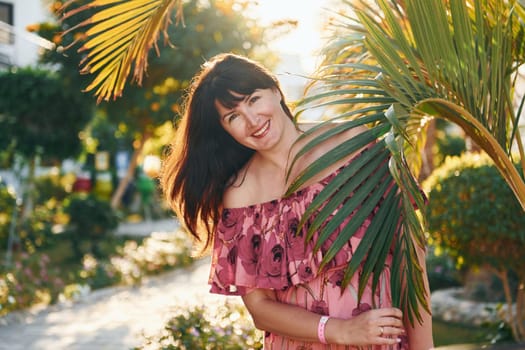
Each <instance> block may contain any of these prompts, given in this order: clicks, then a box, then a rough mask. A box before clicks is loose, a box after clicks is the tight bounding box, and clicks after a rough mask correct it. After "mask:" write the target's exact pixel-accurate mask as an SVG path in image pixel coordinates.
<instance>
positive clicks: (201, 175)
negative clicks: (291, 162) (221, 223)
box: [161, 54, 293, 250]
mask: <svg viewBox="0 0 525 350" xmlns="http://www.w3.org/2000/svg"><path fill="white" fill-rule="evenodd" d="M257 89H277V90H278V91H279V92H280V94H281V96H282V101H281V106H282V108H283V110H284V111H285V113H286V114H287V115H288V116H289V117H290V118H291V119H293V116H292V113H291V111H290V109H289V108H288V106H287V105H286V103H285V99H284V96H283V93H282V91H281V88H280V86H279V82H278V81H277V79H276V78H275V76H274V75H273V74H271V73H270V72H269V71H268V70H267V69H266V68H264V67H263V66H261V65H260V64H258V63H256V62H254V61H252V60H249V59H247V58H245V57H242V56H238V55H234V54H220V55H217V56H215V57H213V58H212V59H211V60H209V61H208V62H206V63H205V64H204V65H203V66H202V68H201V70H200V72H199V73H197V75H196V76H195V77H194V79H193V81H192V84H191V86H190V88H189V90H188V94H187V96H186V99H185V103H184V108H185V112H184V114H183V117H182V120H181V123H180V125H179V126H178V128H177V133H176V137H175V139H174V141H173V143H172V144H171V147H170V149H169V151H168V155H167V157H166V158H165V159H164V162H163V170H162V173H161V185H162V188H163V191H164V194H165V197H166V199H167V201H168V202H169V204H170V206H171V208H172V209H173V210H174V211H175V212H176V213H177V215H178V217H179V219H180V220H181V221H182V224H183V225H184V226H185V227H186V228H187V230H188V231H189V232H190V233H191V234H192V235H193V236H194V237H195V238H196V239H197V240H198V241H200V242H201V243H202V244H203V250H204V249H206V248H208V247H209V245H210V242H211V240H212V239H213V231H214V230H215V226H216V224H217V222H218V220H219V215H220V212H221V209H222V199H223V194H224V191H225V189H226V188H227V186H228V185H229V184H230V183H231V182H232V181H234V180H235V179H236V177H237V175H238V172H239V170H241V168H242V167H243V166H244V165H245V164H246V162H247V161H248V159H249V158H250V157H251V156H252V155H253V153H254V151H253V150H251V149H249V148H246V147H244V146H242V145H241V144H239V143H237V142H236V141H235V140H234V139H233V138H232V137H231V136H230V135H229V134H228V133H227V132H226V131H225V130H224V129H223V127H222V126H221V124H220V120H219V118H220V117H219V115H218V112H217V110H216V107H215V101H216V100H217V101H219V102H220V103H221V104H222V105H224V106H225V107H228V108H232V107H234V106H235V105H237V104H238V103H239V101H240V99H239V97H238V96H237V97H236V96H235V95H233V94H232V92H233V93H236V94H238V95H239V94H240V95H243V96H246V95H250V94H252V93H253V92H254V91H255V90H257Z"/></svg>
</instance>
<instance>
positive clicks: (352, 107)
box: [293, 0, 525, 322]
mask: <svg viewBox="0 0 525 350" xmlns="http://www.w3.org/2000/svg"><path fill="white" fill-rule="evenodd" d="M377 3H378V7H377V8H374V7H371V6H368V5H367V4H366V2H364V1H362V2H360V3H359V5H361V6H357V5H350V6H352V10H354V12H355V13H356V17H357V19H352V18H351V17H348V16H347V17H344V18H343V21H342V22H339V23H338V27H337V32H336V33H337V37H336V39H335V40H334V41H333V42H332V43H331V44H329V45H328V46H327V50H326V52H325V53H326V58H325V61H324V65H323V67H322V68H321V69H320V70H319V76H318V77H316V80H315V81H314V82H313V83H312V88H313V87H319V86H321V91H322V93H317V94H315V95H313V96H308V97H307V98H305V99H304V101H303V103H300V104H299V105H298V114H300V113H301V112H302V111H303V110H305V109H308V108H318V107H325V108H328V107H331V108H334V107H335V108H337V113H338V114H337V116H336V117H334V118H332V119H330V120H328V121H327V122H328V123H332V122H334V120H338V119H342V120H346V119H352V120H353V121H352V123H354V125H357V124H359V123H360V122H361V124H367V125H369V126H371V128H374V127H375V128H377V129H375V130H381V132H377V133H376V137H377V139H378V140H383V141H384V142H379V143H378V144H380V145H383V146H384V147H386V148H387V149H388V150H386V151H385V152H386V153H387V155H388V157H391V159H390V162H389V173H388V174H389V176H387V177H386V178H380V177H377V178H373V177H367V174H372V173H373V172H374V171H379V170H378V169H376V167H377V163H373V162H372V159H373V158H374V157H379V154H383V153H382V152H383V151H379V152H378V153H374V157H364V156H363V158H362V159H359V158H358V160H359V161H360V162H359V164H356V165H355V168H351V169H349V170H348V171H342V172H341V173H340V174H339V176H338V177H336V178H335V180H334V182H335V183H334V184H333V185H332V184H329V185H328V186H327V187H326V188H325V190H324V191H322V192H321V193H320V194H319V195H318V196H317V197H316V199H315V200H314V201H313V203H312V204H311V207H309V208H307V211H306V214H305V218H304V219H303V220H302V221H301V225H305V224H306V223H308V225H309V229H310V230H309V232H308V234H307V239H312V237H313V236H314V234H313V232H314V231H315V230H318V229H320V230H321V234H320V237H319V242H317V247H320V246H321V245H322V244H323V243H325V242H326V239H327V238H328V237H329V235H330V234H331V233H332V232H334V231H335V229H336V228H337V227H338V226H339V225H343V224H345V225H346V226H344V228H343V230H342V231H341V233H340V234H339V236H338V239H336V241H334V242H333V243H332V244H331V247H330V248H329V249H328V251H327V254H325V256H324V260H323V264H324V266H325V265H326V264H328V263H329V261H330V259H333V257H335V256H336V254H337V252H338V251H339V250H340V249H341V248H342V247H343V245H344V244H346V242H347V240H348V239H349V238H350V237H351V236H352V235H353V234H354V232H355V230H356V229H357V228H358V227H359V225H360V222H361V220H363V217H365V216H366V215H367V213H368V212H369V210H370V207H369V206H372V202H376V203H375V204H377V203H378V202H379V200H377V199H374V201H372V202H367V200H369V199H370V198H371V197H372V196H374V194H375V192H374V189H377V188H380V187H379V186H381V185H382V184H383V183H388V182H390V181H394V182H395V183H396V186H399V191H396V192H395V195H394V192H392V193H390V192H388V195H387V196H385V197H384V198H381V199H380V200H381V201H383V202H381V203H382V205H381V206H380V207H379V209H378V211H377V213H376V214H375V216H374V217H373V221H372V223H371V224H370V226H369V227H368V229H367V231H366V233H365V236H364V237H363V239H362V241H361V244H360V245H359V246H358V248H357V250H356V251H355V252H354V256H353V257H352V260H351V262H350V264H349V266H348V268H347V269H346V271H345V279H344V282H345V284H346V283H348V281H350V279H351V277H352V275H353V274H354V273H355V272H356V271H357V269H358V268H362V272H361V273H360V289H359V290H362V288H363V286H364V282H366V281H367V280H368V279H370V278H371V279H372V285H373V288H374V289H375V288H377V286H378V278H379V272H380V271H381V270H382V269H383V264H384V262H385V261H386V260H385V258H386V256H387V254H388V248H390V247H391V244H394V245H395V246H396V247H397V248H399V249H396V250H395V254H394V256H393V261H392V266H391V269H392V271H393V274H392V279H391V285H392V290H393V300H394V304H395V305H396V306H400V307H402V308H403V309H405V310H407V311H408V316H409V318H410V320H411V321H412V322H414V321H415V320H416V319H417V320H421V318H420V313H419V311H420V307H423V308H424V309H426V310H427V311H429V310H428V305H427V304H426V302H425V300H426V296H425V290H424V288H423V286H424V283H423V282H424V281H423V280H422V275H421V271H422V267H421V266H420V263H419V259H418V254H417V251H418V250H419V249H420V248H422V247H424V245H425V239H424V235H423V227H424V222H421V221H420V218H418V217H417V215H416V212H415V210H414V209H415V208H421V207H422V206H424V199H423V196H422V194H421V192H420V189H419V187H418V185H417V183H416V181H415V179H414V178H415V177H416V176H417V174H418V171H419V168H420V166H421V150H422V148H423V146H424V144H425V132H426V126H427V125H428V123H427V121H428V120H430V119H431V118H433V117H440V118H445V119H447V120H450V121H453V122H455V123H456V124H458V125H459V126H460V127H462V128H463V129H464V130H465V132H466V134H467V135H469V136H470V137H472V138H473V139H474V140H475V141H476V142H477V143H478V145H480V147H482V148H483V149H484V150H485V151H487V153H489V154H490V155H491V156H492V157H493V159H494V160H495V163H496V165H497V166H498V167H499V168H500V171H501V173H502V175H503V176H504V177H505V179H506V180H507V182H508V183H509V185H510V186H511V187H512V188H513V190H514V192H515V194H516V196H517V198H519V199H520V201H522V200H523V198H524V196H525V188H524V185H523V179H522V177H520V175H519V174H518V172H517V171H516V170H515V168H514V167H513V166H512V162H510V160H509V158H510V156H509V155H510V146H511V145H512V143H513V140H518V142H517V143H518V146H519V150H520V154H521V157H522V161H523V154H524V152H523V146H521V143H520V142H519V137H518V136H519V135H517V131H516V130H517V124H518V123H517V122H518V117H516V114H514V112H513V109H512V108H513V107H512V99H511V96H512V91H513V85H512V84H513V82H515V80H513V79H512V74H513V73H514V72H515V71H516V69H517V67H518V66H519V65H521V64H522V63H523V59H524V57H525V55H523V52H524V50H523V47H524V43H523V37H524V34H523V33H524V31H523V27H522V23H524V22H523V21H522V22H520V21H519V20H517V16H521V18H522V19H523V16H525V15H524V13H525V11H523V7H522V6H521V5H520V4H519V3H517V2H516V1H510V2H506V3H505V2H503V1H501V0H483V1H463V0H461V1H460V0H451V1H437V0H436V1H425V2H421V1H419V0H406V1H404V2H394V1H387V0H379V1H378V2H377ZM515 14H517V15H515ZM389 99H393V101H392V102H391V103H390V105H389V102H387V101H389ZM517 115H519V113H517ZM509 125H510V126H512V132H510V131H509V130H508V128H509ZM322 127H323V125H321V126H319V127H318V129H317V130H319V129H320V128H322ZM383 127H385V128H388V130H386V131H385V129H383ZM343 129H344V127H340V128H339V129H336V128H334V129H332V130H334V133H337V132H339V131H342V130H343ZM317 130H315V131H317ZM315 131H314V132H315ZM325 137H330V135H328V134H327V135H325ZM322 141H323V137H322V136H321V137H320V138H318V139H314V141H313V143H312V144H309V145H307V146H306V147H313V146H314V145H315V144H316V142H322ZM347 146H348V145H346V146H341V147H340V148H338V149H337V150H336V151H335V152H334V154H333V155H332V153H331V152H329V153H328V154H327V155H326V157H323V158H322V159H320V160H319V162H320V163H319V164H315V165H312V169H307V171H306V172H305V174H307V175H305V174H302V175H303V177H299V178H298V179H297V180H296V182H294V184H293V185H294V187H295V188H298V187H300V186H301V183H303V182H304V181H306V180H307V179H308V178H309V177H311V176H314V173H315V171H318V170H319V169H324V167H327V166H328V165H329V164H331V161H333V160H335V159H341V158H342V157H344V152H345V151H346V152H347V153H346V155H347V156H348V155H350V154H352V152H354V151H355V147H347ZM362 146H365V141H364V139H362ZM376 151H377V150H376ZM368 152H371V150H369V151H368ZM370 154H372V153H370ZM381 159H383V158H381ZM358 160H356V163H357V162H358ZM524 164H525V162H524ZM350 166H352V164H351V165H350ZM373 169H374V170H373ZM310 170H311V171H310ZM365 178H366V182H371V183H370V187H369V188H368V189H367V191H368V196H367V195H365V194H364V193H361V194H358V195H356V193H357V192H358V191H357V190H356V189H357V188H358V187H359V185H360V183H361V182H362V181H364V180H363V179H365ZM396 188H397V187H396ZM354 191H355V192H356V193H354ZM347 195H351V196H350V198H349V199H348V197H347ZM376 200H377V201H376ZM385 203H388V204H387V205H386V204H385ZM383 205H384V207H383ZM336 208H337V211H336V214H335V215H333V216H331V213H333V212H334V210H336ZM357 208H359V209H357ZM354 211H355V214H354V215H353V216H352V219H351V220H350V221H349V222H345V216H346V215H348V214H350V213H353V212H354ZM360 211H363V213H362V214H360V213H359V212H360ZM339 214H340V215H339ZM310 216H313V218H311V219H308V218H309V217H310ZM400 216H401V217H402V218H403V219H402V221H401V222H399V221H397V220H396V219H395V218H399V217H400ZM327 220H328V223H327V224H326V225H325V224H324V223H325V222H327ZM392 242H393V243H392Z"/></svg>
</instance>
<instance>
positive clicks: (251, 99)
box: [249, 95, 261, 104]
mask: <svg viewBox="0 0 525 350" xmlns="http://www.w3.org/2000/svg"><path fill="white" fill-rule="evenodd" d="M260 98H261V97H260V96H258V95H253V96H252V97H250V100H249V102H250V104H253V103H255V102H256V101H257V100H258V99H260Z"/></svg>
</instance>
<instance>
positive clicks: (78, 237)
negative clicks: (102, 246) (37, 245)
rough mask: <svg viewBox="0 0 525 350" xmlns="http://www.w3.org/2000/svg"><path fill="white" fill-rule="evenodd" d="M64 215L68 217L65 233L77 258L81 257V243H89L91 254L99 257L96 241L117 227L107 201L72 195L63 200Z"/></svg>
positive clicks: (114, 214) (82, 195) (113, 212)
mask: <svg viewBox="0 0 525 350" xmlns="http://www.w3.org/2000/svg"><path fill="white" fill-rule="evenodd" d="M64 213H66V214H67V215H69V223H68V225H67V231H68V233H69V234H70V235H71V243H72V246H73V250H74V251H75V254H76V255H77V257H79V258H80V257H81V256H82V255H83V251H82V248H81V243H82V242H83V241H86V240H87V241H89V242H90V243H91V252H92V253H93V254H95V255H97V256H99V255H100V252H99V248H98V241H100V240H101V239H103V238H105V237H106V236H107V235H109V234H110V232H111V231H112V230H113V229H115V228H117V226H118V216H117V213H116V212H115V211H114V210H113V208H111V206H110V205H109V203H108V202H107V201H104V200H101V199H98V198H97V197H95V196H93V195H85V194H73V195H71V196H69V197H68V198H66V199H65V200H64Z"/></svg>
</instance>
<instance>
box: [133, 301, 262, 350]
mask: <svg viewBox="0 0 525 350" xmlns="http://www.w3.org/2000/svg"><path fill="white" fill-rule="evenodd" d="M175 312H176V315H175V316H174V317H173V318H171V319H170V320H169V321H168V322H167V324H166V325H165V327H164V330H163V332H161V334H159V335H158V336H153V337H146V339H145V341H144V344H143V345H142V346H140V347H137V348H135V349H134V350H141V349H142V350H161V349H162V350H193V349H202V350H255V349H262V347H263V344H262V342H263V334H262V332H261V331H259V330H257V329H256V328H255V327H254V326H253V322H252V320H251V317H250V315H249V314H248V312H247V311H246V309H245V308H244V306H242V305H241V304H238V303H232V302H228V301H227V302H226V303H223V304H219V303H213V304H212V305H201V306H192V307H188V308H184V307H178V308H177V309H176V311H175Z"/></svg>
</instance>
